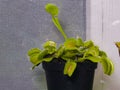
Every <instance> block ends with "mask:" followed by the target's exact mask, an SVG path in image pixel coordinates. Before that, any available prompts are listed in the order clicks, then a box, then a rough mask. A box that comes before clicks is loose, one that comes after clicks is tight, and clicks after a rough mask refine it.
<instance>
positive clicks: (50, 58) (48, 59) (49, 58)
mask: <svg viewBox="0 0 120 90" xmlns="http://www.w3.org/2000/svg"><path fill="white" fill-rule="evenodd" d="M53 58H54V57H53V56H51V57H47V58H44V59H43V61H45V62H50V61H52V60H53Z"/></svg>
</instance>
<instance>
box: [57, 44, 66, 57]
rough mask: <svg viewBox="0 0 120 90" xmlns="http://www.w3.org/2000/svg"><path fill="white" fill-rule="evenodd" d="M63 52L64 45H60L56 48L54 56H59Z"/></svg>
mask: <svg viewBox="0 0 120 90" xmlns="http://www.w3.org/2000/svg"><path fill="white" fill-rule="evenodd" d="M63 52H64V46H63V45H61V46H60V47H59V48H58V50H57V52H56V53H55V57H56V58H59V57H60V56H61V55H62V54H63Z"/></svg>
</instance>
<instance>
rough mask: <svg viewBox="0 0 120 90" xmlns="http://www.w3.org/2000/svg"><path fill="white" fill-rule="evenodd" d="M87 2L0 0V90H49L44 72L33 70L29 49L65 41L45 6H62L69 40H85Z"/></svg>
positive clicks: (62, 15)
mask: <svg viewBox="0 0 120 90" xmlns="http://www.w3.org/2000/svg"><path fill="white" fill-rule="evenodd" d="M85 1H86V0H0V90H46V82H45V76H44V71H43V69H42V68H41V66H40V67H38V68H36V69H35V70H34V71H31V70H30V67H32V64H31V63H30V62H29V61H28V59H27V55H26V53H27V50H28V49H30V48H32V47H40V48H41V47H42V44H43V42H44V41H46V40H54V41H56V42H57V43H59V44H60V43H61V42H62V41H63V40H64V39H63V37H62V36H61V35H60V34H59V32H58V31H57V29H56V27H55V26H54V25H53V23H52V22H51V17H50V15H48V14H47V13H46V12H45V10H44V5H45V4H46V3H48V2H53V3H55V4H57V5H58V6H59V7H60V14H59V18H60V22H61V24H62V26H63V28H64V30H65V32H66V33H67V35H68V36H69V37H76V36H77V35H78V36H81V37H82V38H83V39H84V40H85V37H86V34H85V33H86V22H85V18H86V17H85V8H86V6H85V4H86V2H85Z"/></svg>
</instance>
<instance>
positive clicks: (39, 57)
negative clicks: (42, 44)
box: [38, 50, 48, 60]
mask: <svg viewBox="0 0 120 90" xmlns="http://www.w3.org/2000/svg"><path fill="white" fill-rule="evenodd" d="M47 55H48V50H43V51H41V52H40V53H39V55H38V60H42V59H43V58H44V57H45V56H47Z"/></svg>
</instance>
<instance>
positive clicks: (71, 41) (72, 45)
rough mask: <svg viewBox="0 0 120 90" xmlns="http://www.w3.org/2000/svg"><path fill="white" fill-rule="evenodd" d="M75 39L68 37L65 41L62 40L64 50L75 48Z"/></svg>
mask: <svg viewBox="0 0 120 90" xmlns="http://www.w3.org/2000/svg"><path fill="white" fill-rule="evenodd" d="M76 43H77V42H76V39H75V38H68V39H67V40H66V41H65V42H64V46H65V49H66V50H76V49H77V47H76Z"/></svg>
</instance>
